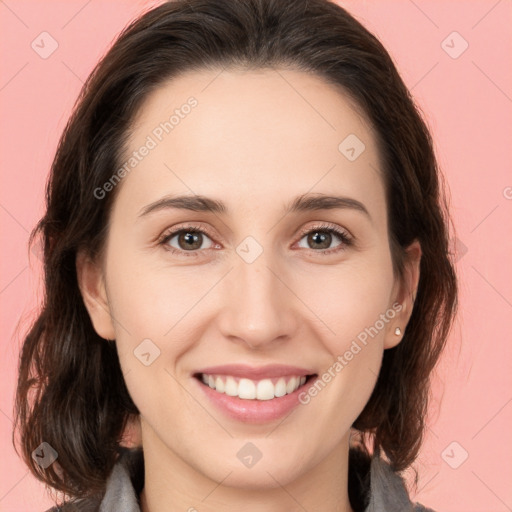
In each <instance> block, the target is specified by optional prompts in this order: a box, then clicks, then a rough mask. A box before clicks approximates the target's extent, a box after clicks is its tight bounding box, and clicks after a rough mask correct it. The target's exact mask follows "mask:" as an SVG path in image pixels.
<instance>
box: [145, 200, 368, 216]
mask: <svg viewBox="0 0 512 512" xmlns="http://www.w3.org/2000/svg"><path fill="white" fill-rule="evenodd" d="M167 209H178V210H188V211H193V212H209V213H215V214H221V215H227V214H228V213H229V210H228V208H227V206H226V205H225V204H224V203H223V202H222V201H219V200H216V199H213V198H210V197H206V196H202V195H183V196H165V197H162V198H161V199H158V200H157V201H155V202H153V203H151V204H148V205H147V206H145V207H143V208H142V209H141V211H140V212H139V215H138V217H139V218H140V217H144V216H146V215H149V214H150V213H153V212H156V211H161V210H167ZM335 209H350V210H356V211H359V212H362V213H364V214H365V215H366V216H367V217H368V218H369V219H370V220H371V215H370V213H369V212H368V210H367V209H366V207H365V206H364V204H363V203H361V202H360V201H357V200H356V199H352V198H350V197H341V196H331V195H325V194H318V195H313V194H302V195H300V196H298V197H296V198H295V199H294V200H293V201H291V202H290V203H289V204H288V205H285V208H284V211H285V213H286V214H288V213H296V212H306V211H316V210H335Z"/></svg>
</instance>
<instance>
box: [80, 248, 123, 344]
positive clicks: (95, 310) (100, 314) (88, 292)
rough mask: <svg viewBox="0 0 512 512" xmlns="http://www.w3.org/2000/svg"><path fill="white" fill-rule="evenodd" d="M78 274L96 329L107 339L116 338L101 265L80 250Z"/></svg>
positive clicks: (82, 292)
mask: <svg viewBox="0 0 512 512" xmlns="http://www.w3.org/2000/svg"><path fill="white" fill-rule="evenodd" d="M76 275H77V281H78V286H79V288H80V293H81V295H82V299H83V301H84V304H85V307H86V309H87V311H88V313H89V317H90V318H91V322H92V324H93V326H94V330H95V331H96V333H97V334H98V336H101V337H102V338H105V339H107V340H114V339H115V330H114V325H113V322H112V316H111V313H110V305H109V302H108V297H107V293H106V288H105V281H104V277H103V271H102V269H101V267H100V265H99V264H98V263H96V262H94V261H92V260H91V258H90V257H89V256H88V255H86V254H84V253H83V252H80V253H78V254H77V257H76Z"/></svg>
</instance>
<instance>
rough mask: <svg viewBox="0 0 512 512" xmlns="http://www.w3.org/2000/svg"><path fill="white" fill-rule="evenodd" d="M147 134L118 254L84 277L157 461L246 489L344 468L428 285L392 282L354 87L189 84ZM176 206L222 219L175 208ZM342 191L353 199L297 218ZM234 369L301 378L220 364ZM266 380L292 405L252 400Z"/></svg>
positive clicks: (131, 164)
mask: <svg viewBox="0 0 512 512" xmlns="http://www.w3.org/2000/svg"><path fill="white" fill-rule="evenodd" d="M191 97H193V99H190V98H191ZM186 105H188V106H186ZM173 115H174V117H173V118H171V116H173ZM170 118H171V121H169V120H170ZM166 122H167V124H166ZM132 127H133V131H132V132H131V135H130V138H129V141H128V146H127V150H126V154H125V161H123V163H127V165H126V166H125V173H124V177H123V178H122V181H121V183H120V184H119V185H117V186H119V187H120V189H119V190H117V191H116V192H117V193H118V196H117V198H116V200H115V203H114V206H113V210H112V214H111V219H110V229H109V234H108V242H107V246H106V252H105V259H104V261H103V262H102V266H100V265H98V266H96V267H94V268H92V269H91V268H89V267H85V266H84V267H80V268H84V269H85V270H86V272H85V273H84V274H80V275H81V276H84V277H83V279H82V278H81V288H82V293H84V298H85V301H86V304H87V307H88V309H89V312H90V314H91V318H92V320H93V323H94V326H95V328H96V330H97V331H98V333H99V334H100V335H101V336H103V337H104V338H109V339H115V340H116V344H117V348H118V352H119V357H120V363H121V367H122V370H123V373H124V376H125V379H126V384H127V387H128V390H129V392H130V395H131V397H132V398H133V401H134V402H135V404H136V405H137V407H138V409H139V410H140V413H141V424H142V440H143V446H144V450H145V453H146V454H148V453H153V454H157V455H158V457H160V459H161V460H167V461H169V463H170V461H172V464H173V465H174V467H176V465H179V466H180V467H181V468H182V469H183V471H184V472H186V473H187V474H188V472H193V473H195V474H196V475H197V474H201V475H203V476H206V477H208V478H211V479H214V480H216V481H221V480H222V479H224V478H225V477H226V476H227V475H228V474H229V485H232V486H240V487H245V488H256V487H262V486H269V487H275V486H276V485H277V484H276V481H278V482H279V483H280V484H281V485H286V484H287V483H288V482H291V481H293V480H295V479H297V478H299V477H300V476H301V475H305V474H307V473H308V471H310V470H312V469H313V468H314V467H315V466H316V465H317V464H319V463H320V462H322V463H323V464H325V463H326V461H335V460H336V461H338V460H339V459H340V458H343V457H344V456H345V455H346V451H345V450H346V447H347V446H348V444H347V443H348V436H349V432H350V427H351V425H352V423H353V422H354V420H355V419H356V418H357V416H358V415H359V413H360V412H361V411H362V409H363V408H364V406H365V404H366V403H367V401H368V399H369V397H370V395H371V392H372V390H373V388H374V385H375V383H376V379H377V375H378V373H379V368H380V365H381V358H382V355H383V350H384V349H386V348H390V347H392V346H394V345H396V344H397V343H398V342H399V341H400V340H401V336H400V335H396V334H395V329H396V327H400V328H401V329H402V332H403V330H404V328H405V324H406V323H407V319H408V317H409V313H410V309H411V308H410V304H409V302H408V301H409V295H410V292H411V291H412V290H413V288H414V285H415V283H416V282H417V265H412V266H411V267H410V268H411V269H412V273H411V276H412V278H411V280H410V284H407V282H402V281H399V280H398V279H395V276H394V274H393V269H392V260H391V254H390V246H389V241H388V229H387V215H386V202H385V189H384V184H383V179H382V176H381V174H380V171H379V168H380V162H379V158H378V153H377V147H376V140H375V136H374V134H373V133H372V131H371V128H370V127H369V125H368V124H367V123H366V122H365V120H364V119H363V118H362V117H361V116H360V115H359V114H358V113H357V112H356V110H355V109H354V108H353V107H352V106H351V103H349V102H348V100H347V98H346V97H344V96H343V95H342V94H341V93H340V91H338V90H336V89H334V88H333V87H332V86H330V85H327V84H326V83H324V82H323V81H322V80H321V79H320V78H318V77H315V76H312V75H308V74H305V73H301V72H298V71H290V70H264V71H247V72H242V71H223V72H220V71H204V72H191V73H188V74H186V75H182V76H181V77H180V78H178V79H175V80H173V81H171V82H168V83H167V84H166V85H164V86H162V87H160V88H159V89H157V90H156V91H155V92H154V93H153V94H152V95H151V96H150V97H149V98H148V99H147V100H146V102H145V103H144V105H143V108H142V109H141V111H140V114H139V116H138V117H137V119H136V121H135V122H134V124H133V126H132ZM144 147H145V148H146V149H142V148H144ZM130 159H131V160H130ZM120 176H123V174H122V173H121V174H120ZM108 189H109V187H108V185H107V186H106V187H105V190H108ZM110 193H111V192H110ZM98 195H99V196H100V195H101V194H98ZM177 196H187V197H188V198H190V201H189V204H188V205H189V207H191V206H190V205H191V204H192V203H193V204H196V205H197V203H198V201H197V198H198V196H201V197H205V198H208V200H209V201H215V204H216V205H218V204H220V203H222V205H223V209H222V210H221V209H218V210H217V211H208V210H207V209H203V210H201V209H200V208H196V209H195V210H193V209H189V208H186V207H185V206H187V202H186V201H181V202H176V203H175V204H174V206H173V207H172V205H170V204H167V207H166V206H165V203H163V202H162V200H163V199H164V198H167V199H169V198H176V197H177ZM327 196H335V197H339V198H343V199H341V200H339V201H338V203H337V204H335V201H334V200H330V201H329V202H326V203H324V204H323V208H315V209H313V208H307V206H308V202H307V201H302V202H301V203H300V205H301V207H299V208H295V209H293V208H291V207H292V205H293V204H294V201H296V200H297V198H301V197H302V198H303V199H305V198H310V199H311V198H313V199H318V198H324V199H325V198H326V197H327ZM194 199H195V201H193V200H194ZM98 200H99V201H100V200H102V199H98ZM155 204H156V205H157V206H156V207H155V206H154V205H155ZM202 204H203V205H204V204H206V203H205V202H203V203H202ZM151 205H153V206H151ZM158 205H159V206H158ZM309 205H310V206H312V205H313V203H310V204H309ZM329 205H331V206H332V207H331V208H328V207H327V206H329ZM320 206H322V205H320ZM330 228H332V229H335V230H338V231H339V232H340V233H341V235H342V236H341V237H340V236H339V235H337V234H336V233H331V232H329V231H326V230H328V229H330ZM179 230H183V231H182V232H181V233H180V232H178V231H179ZM315 230H316V231H317V233H316V235H315ZM172 231H175V232H178V233H177V234H174V235H172V234H171V232H172ZM187 232H188V234H187ZM308 232H310V233H309V235H308ZM169 234H171V236H170V237H168V236H167V235H169ZM166 237H167V238H166ZM417 254H419V253H417ZM415 272H416V273H415ZM228 364H229V365H247V366H249V367H253V368H256V369H261V368H262V367H266V366H267V365H287V366H290V365H291V366H294V367H297V368H298V369H295V370H290V371H287V369H286V368H277V370H276V372H275V373H273V374H272V375H270V374H269V375H266V374H261V376H257V375H252V374H249V373H247V372H246V369H244V368H241V372H240V373H237V372H236V370H234V369H227V370H226V369H220V370H219V369H218V370H214V369H213V370H212V369H211V368H212V367H214V366H218V365H228ZM201 370H205V373H210V374H212V375H219V378H220V380H221V384H220V386H221V388H220V390H212V389H210V388H209V387H208V386H206V385H205V384H204V383H202V381H201V379H200V378H198V377H197V373H198V372H200V371H201ZM244 372H245V373H244ZM311 374H316V376H317V380H316V381H315V380H308V381H306V383H305V384H303V386H302V387H300V388H299V389H298V390H297V391H296V392H294V393H292V394H291V395H286V396H284V397H283V396H280V395H281V394H282V393H283V391H284V388H283V383H280V384H277V383H278V381H279V380H280V379H281V378H283V379H284V385H285V386H286V385H288V386H289V387H288V388H287V390H288V391H291V390H292V388H293V381H292V384H290V381H291V379H290V376H291V375H298V376H302V375H311ZM227 375H231V377H236V378H234V379H233V380H231V379H228V377H227ZM244 375H245V377H247V376H249V377H251V376H252V377H262V378H251V379H249V380H251V381H252V382H247V381H245V380H244V382H243V384H241V383H240V381H241V379H245V377H244ZM263 377H273V378H272V379H271V380H270V383H269V381H268V380H267V379H264V378H263ZM211 380H212V381H213V382H215V383H216V382H217V379H216V377H212V379H211ZM228 380H229V381H230V384H229V385H228ZM265 380H266V382H263V383H262V384H261V383H260V381H265ZM302 381H303V379H302ZM300 382H301V381H298V383H299V384H300ZM315 382H316V384H314V383H315ZM222 383H224V385H225V386H228V387H229V389H230V390H232V389H234V391H230V393H236V392H237V391H238V392H240V393H242V395H243V394H244V393H247V395H243V396H246V397H249V398H239V397H237V396H230V395H228V394H226V392H224V393H221V391H222ZM233 383H234V384H235V387H234V388H233ZM253 384H254V387H255V389H256V391H257V392H261V393H262V394H260V395H259V396H260V397H265V396H266V397H267V398H269V397H270V395H265V393H275V394H278V395H279V396H278V397H277V398H273V399H257V398H256V399H254V398H253V399H251V398H250V397H251V396H252V395H251V392H252V387H253ZM272 384H277V385H276V386H275V387H274V386H272ZM313 386H315V387H313ZM315 389H316V393H315ZM219 399H223V403H224V402H225V403H226V404H227V405H221V404H220V402H219ZM249 443H250V444H249ZM162 467H163V466H162ZM269 474H270V475H272V478H271V477H270V476H269ZM226 483H228V480H226Z"/></svg>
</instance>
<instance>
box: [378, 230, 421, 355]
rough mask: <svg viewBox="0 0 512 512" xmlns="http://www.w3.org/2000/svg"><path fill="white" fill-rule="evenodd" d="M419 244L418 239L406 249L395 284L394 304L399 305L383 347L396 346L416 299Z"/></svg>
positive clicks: (418, 274)
mask: <svg viewBox="0 0 512 512" xmlns="http://www.w3.org/2000/svg"><path fill="white" fill-rule="evenodd" d="M420 262H421V245H420V243H419V241H418V240H414V242H412V243H411V245H409V247H408V248H407V249H406V255H405V261H404V271H403V275H402V276H401V279H400V282H399V283H398V286H397V292H396V294H395V302H394V304H399V305H400V310H399V312H398V313H397V314H396V315H395V317H394V319H393V321H392V322H390V327H389V329H387V332H386V337H385V340H384V348H385V349H387V348H393V347H396V346H397V345H398V344H399V343H400V342H401V341H402V339H403V336H404V332H405V329H406V327H407V324H408V322H409V319H410V317H411V314H412V309H413V307H414V300H415V299H416V292H417V289H418V283H419V279H420Z"/></svg>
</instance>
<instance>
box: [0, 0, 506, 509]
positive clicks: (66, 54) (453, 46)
mask: <svg viewBox="0 0 512 512" xmlns="http://www.w3.org/2000/svg"><path fill="white" fill-rule="evenodd" d="M156 3H158V2H152V3H151V2H143V1H135V0H132V1H104V2H99V0H92V1H91V0H89V2H88V1H86V0H80V1H75V0H72V1H69V0H68V1H45V2H39V1H35V0H33V1H21V0H19V1H15V0H7V1H6V2H0V23H1V27H0V43H1V48H2V63H3V64H2V67H1V68H0V112H1V114H0V115H1V119H2V123H1V125H0V130H1V131H0V141H1V142H0V144H1V151H0V154H1V156H2V166H1V172H2V183H3V186H2V188H1V191H0V226H1V241H2V247H3V253H4V255H3V257H2V258H1V260H0V261H1V268H0V302H1V312H0V315H1V323H0V325H1V338H0V350H1V357H0V365H1V375H2V378H1V401H0V432H1V436H0V442H1V452H0V453H1V458H0V463H1V468H0V510H1V511H9V512H18V511H20V512H21V511H41V512H42V511H43V510H46V508H48V507H50V506H51V505H52V503H51V501H50V500H49V498H48V496H47V494H46V492H45V488H44V486H43V484H41V483H40V482H38V481H37V480H36V479H35V478H33V477H32V476H31V475H30V474H29V473H28V470H27V468H26V467H25V466H24V465H23V464H22V463H21V461H20V460H19V459H18V458H17V456H16V454H15V452H14V450H13V448H12V444H11V430H12V403H13V394H14V389H15V379H16V365H17V356H18V351H19V346H20V340H21V335H22V333H23V332H24V330H25V328H26V327H27V325H28V323H27V322H28V320H29V319H30V315H31V314H32V311H33V308H35V307H36V305H37V303H38V299H39V298H40V296H41V288H40V283H39V280H40V276H41V274H40V265H39V261H38V258H37V255H35V256H34V255H32V257H31V261H29V260H28V251H27V239H28V234H29V231H30V230H31V229H32V228H33V226H34V225H35V223H36V221H37V220H38V219H39V217H40V216H41V215H42V213H43V198H44V196H43V193H44V184H45V180H46V177H47V173H48V170H49V166H50V162H51V159H52V157H53V153H54V151H55V148H56V144H57V140H58V137H59V136H60V133H61V131H62V129H63V128H64V125H65V122H66V120H67V118H68V115H69V113H70V111H71V108H72V106H73V103H74V101H75V98H76V96H77V94H78V92H79V90H80V87H81V85H82V82H83V81H84V79H85V78H86V77H87V75H88V73H89V72H90V70H91V69H92V67H93V65H94V64H95V63H96V62H97V60H98V59H99V57H100V56H101V55H102V54H103V53H104V52H105V50H106V49H107V48H108V46H109V45H110V43H111V41H112V40H113V39H114V37H115V35H116V34H117V33H118V32H119V31H120V30H121V29H122V28H123V26H124V25H125V24H126V23H127V22H128V21H129V20H131V19H133V18H134V17H135V16H136V15H137V14H138V13H140V12H142V11H143V10H145V9H147V8H149V7H150V6H152V5H155V4H156ZM340 3H341V5H343V6H345V7H346V8H347V9H348V10H349V11H350V12H351V13H353V14H354V15H355V16H356V17H358V18H359V19H360V20H361V21H362V22H363V23H364V24H365V25H366V26H367V27H368V28H369V29H370V30H372V31H373V32H374V33H375V34H376V35H377V37H379V38H380V39H381V41H382V42H383V44H384V45H385V46H386V48H387V49H388V50H389V51H390V53H391V54H392V56H393V58H394V59H395V62H396V63H397V65H398V68H399V70H400V72H401V73H402V76H403V77H404V80H405V82H406V83H407V85H408V86H409V87H410V88H411V89H412V92H413V94H414V96H415V97H416V99H417V101H418V103H419V104H420V106H421V107H422V109H423V111H424V113H425V116H426V118H427V121H428V123H429V125H430V127H431V128H432V130H433V134H434V138H435V141H436V149H437V153H438V157H439V161H440V164H441V166H442V168H443V170H444V172H445V175H446V180H447V183H448V185H449V187H450V189H451V204H452V210H453V216H454V220H455V225H456V229H457V239H458V241H457V242H456V246H457V247H458V249H459V261H458V263H457V266H458V272H459V276H460V280H461V298H460V304H461V305H460V314H459V317H458V320H457V322H456V324H455V327H454V330H453V334H452V336H451V338H450V342H449V350H448V351H447V352H446V353H445V356H444V358H443V359H442V361H441V364H440V365H439V369H438V373H437V376H436V379H435V385H434V390H433V391H434V395H435V400H433V402H432V407H431V414H430V416H431V420H430V428H429V430H428V434H427V438H426V440H425V444H424V446H423V449H422V452H421V456H420V458H419V459H418V461H417V463H416V468H417V469H418V471H419V475H420V480H419V484H418V492H417V494H416V495H415V500H417V501H420V502H422V503H424V504H425V505H428V506H430V507H432V508H434V509H436V510H438V511H439V512H455V511H457V512H462V511H463V512H473V511H474V512H484V511H485V512H505V511H507V510H512V486H511V485H510V482H512V442H511V432H512V429H511V428H510V426H511V423H512V422H511V419H512V403H511V402H512V385H511V382H512V372H511V371H510V368H511V365H510V362H511V354H512V343H511V341H512V340H511V336H510V332H511V320H510V319H511V317H512V315H511V307H512V279H511V277H512V266H511V265H510V256H511V252H512V251H511V248H512V247H511V245H512V242H511V239H512V237H511V233H512V215H511V209H512V174H511V173H510V169H511V160H512V158H511V156H512V155H511V143H512V66H511V65H510V62H511V57H512V55H511V49H512V40H511V39H512V31H511V27H512V23H511V22H512V16H511V14H512V2H510V1H507V0H502V1H495V0H492V1H471V2H468V1H466V2H461V1H441V0H438V1H433V0H421V1H420V0H416V1H415V2H413V1H412V0H411V1H406V0H403V1H398V0H396V1H380V2H367V1H361V0H357V1H356V0H351V1H343V2H340ZM454 31H456V32H458V33H459V34H460V36H458V35H451V36H450V37H448V36H449V35H450V34H452V32H454ZM42 32H48V33H49V34H50V35H51V36H52V37H53V38H54V39H55V40H56V41H57V42H58V48H57V50H56V51H55V52H54V53H53V54H52V55H51V56H49V57H48V58H47V59H43V58H41V57H40V56H39V55H38V54H37V53H36V52H35V51H34V50H33V49H32V47H31V43H32V41H34V40H36V42H37V41H40V38H39V35H40V34H41V33H42ZM44 37H47V36H44ZM447 38H448V39H447ZM445 40H446V41H445ZM45 41H46V45H45V47H46V48H49V47H50V46H49V45H50V40H49V39H47V40H45ZM443 41H445V42H444V43H443ZM464 41H467V43H468V45H469V46H468V48H467V49H466V51H464V52H463V53H462V54H461V55H460V56H458V57H457V58H453V56H454V55H457V54H458V53H459V52H460V51H461V50H462V49H463V48H464V46H465V43H464ZM41 46H42V45H41ZM445 50H447V51H448V52H449V53H451V54H452V56H450V55H449V54H448V53H447V51H445ZM452 443H455V444H452ZM466 452H467V459H466V460H465V461H463V459H464V457H465V456H466ZM462 461H463V462H462ZM457 466H458V467H457ZM413 495H414V493H413Z"/></svg>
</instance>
